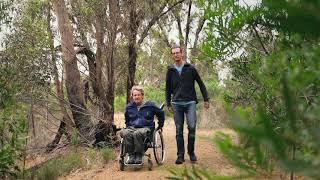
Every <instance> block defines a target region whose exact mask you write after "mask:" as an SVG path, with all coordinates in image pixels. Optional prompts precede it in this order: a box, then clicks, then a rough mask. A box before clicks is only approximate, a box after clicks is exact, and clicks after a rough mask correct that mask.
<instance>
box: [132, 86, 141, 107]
mask: <svg viewBox="0 0 320 180" xmlns="http://www.w3.org/2000/svg"><path fill="white" fill-rule="evenodd" d="M132 99H133V101H134V102H135V103H136V104H137V105H141V104H142V102H143V94H142V93H141V92H140V91H137V90H133V91H132Z"/></svg>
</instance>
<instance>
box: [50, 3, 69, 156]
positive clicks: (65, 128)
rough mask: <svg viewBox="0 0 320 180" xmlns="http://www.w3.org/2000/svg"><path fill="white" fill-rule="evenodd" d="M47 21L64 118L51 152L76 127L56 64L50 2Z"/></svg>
mask: <svg viewBox="0 0 320 180" xmlns="http://www.w3.org/2000/svg"><path fill="white" fill-rule="evenodd" d="M47 13H48V14H47V23H48V28H47V31H48V34H49V39H50V51H51V63H52V69H53V71H52V76H53V79H54V84H55V87H56V93H57V99H58V102H59V105H60V109H61V112H62V114H63V120H62V121H61V122H60V126H59V129H58V132H57V134H56V136H55V138H54V140H53V141H52V142H51V143H50V144H48V145H47V152H50V151H51V150H53V149H54V148H55V147H56V146H57V145H58V143H59V142H60V139H61V136H62V135H63V134H65V135H66V137H67V138H68V139H70V133H71V132H72V129H73V127H74V123H73V121H72V119H71V118H70V116H69V114H68V112H67V109H66V107H65V103H64V95H63V93H62V85H61V83H60V80H59V75H58V68H57V65H56V52H55V48H54V42H53V33H52V30H51V28H50V22H51V6H50V4H49V5H48V12H47Z"/></svg>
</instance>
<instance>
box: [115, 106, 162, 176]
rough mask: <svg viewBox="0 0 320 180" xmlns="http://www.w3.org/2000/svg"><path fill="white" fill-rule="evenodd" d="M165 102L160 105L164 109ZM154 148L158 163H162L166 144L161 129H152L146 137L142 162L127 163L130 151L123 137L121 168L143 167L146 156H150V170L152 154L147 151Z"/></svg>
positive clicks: (150, 167) (121, 141)
mask: <svg viewBox="0 0 320 180" xmlns="http://www.w3.org/2000/svg"><path fill="white" fill-rule="evenodd" d="M163 106H164V104H162V105H161V106H160V108H161V109H162V108H163ZM149 148H152V151H153V155H154V159H155V160H156V163H157V164H158V165H162V164H163V162H164V160H165V144H164V139H163V134H162V128H161V129H150V131H149V133H148V135H147V137H146V138H145V139H144V155H143V157H142V163H141V164H127V163H126V162H127V160H128V158H129V157H128V153H126V150H125V145H124V143H123V138H121V140H120V154H119V165H120V170H121V171H124V168H125V167H126V166H128V167H133V168H142V166H143V164H144V157H145V156H146V157H147V158H148V170H149V171H151V170H152V167H153V162H152V160H151V154H150V153H147V150H148V149H149Z"/></svg>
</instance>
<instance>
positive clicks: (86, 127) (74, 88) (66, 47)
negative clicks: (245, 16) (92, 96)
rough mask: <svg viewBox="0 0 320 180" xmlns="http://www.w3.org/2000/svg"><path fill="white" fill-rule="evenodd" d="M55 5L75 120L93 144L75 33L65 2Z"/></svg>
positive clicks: (61, 0) (80, 130)
mask: <svg viewBox="0 0 320 180" xmlns="http://www.w3.org/2000/svg"><path fill="white" fill-rule="evenodd" d="M53 5H54V9H55V12H56V15H57V18H58V27H59V32H60V35H61V48H62V54H63V57H64V67H65V71H66V88H67V95H68V99H69V102H70V107H71V111H72V115H73V119H74V121H75V125H76V128H77V129H78V131H79V133H80V135H81V138H82V140H85V141H87V142H89V143H91V142H92V141H93V133H90V130H91V129H92V124H91V122H90V117H89V115H88V112H87V108H86V106H85V104H84V96H83V91H82V86H81V83H80V82H81V81H80V72H79V70H78V66H77V58H76V54H75V50H74V47H73V44H74V40H73V33H72V29H71V25H70V22H69V19H68V13H67V9H66V5H65V1H64V0H53Z"/></svg>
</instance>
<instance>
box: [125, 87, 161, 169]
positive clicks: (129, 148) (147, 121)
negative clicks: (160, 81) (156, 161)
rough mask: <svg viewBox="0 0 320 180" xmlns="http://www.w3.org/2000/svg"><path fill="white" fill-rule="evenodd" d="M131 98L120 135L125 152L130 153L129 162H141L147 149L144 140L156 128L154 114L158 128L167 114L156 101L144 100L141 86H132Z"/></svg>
mask: <svg viewBox="0 0 320 180" xmlns="http://www.w3.org/2000/svg"><path fill="white" fill-rule="evenodd" d="M131 99H132V101H131V102H130V103H128V104H127V106H126V111H125V123H126V128H125V129H122V130H121V132H120V136H121V137H122V138H123V143H124V145H125V152H126V153H128V155H129V158H128V160H127V164H141V163H142V158H143V155H144V150H145V149H144V140H145V139H146V138H147V137H148V133H149V132H151V130H154V129H155V122H154V116H155V115H156V116H157V119H158V127H157V129H158V128H162V127H163V123H164V119H165V116H164V111H163V110H162V109H160V108H159V107H158V106H156V105H155V103H153V102H150V101H146V102H145V101H144V90H143V88H142V87H141V86H133V87H132V89H131Z"/></svg>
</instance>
